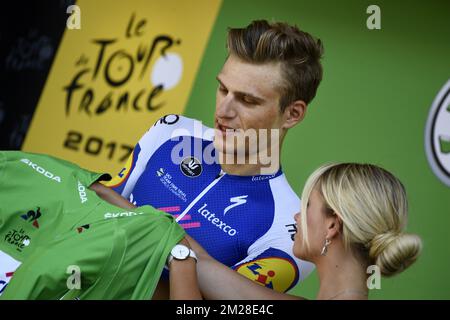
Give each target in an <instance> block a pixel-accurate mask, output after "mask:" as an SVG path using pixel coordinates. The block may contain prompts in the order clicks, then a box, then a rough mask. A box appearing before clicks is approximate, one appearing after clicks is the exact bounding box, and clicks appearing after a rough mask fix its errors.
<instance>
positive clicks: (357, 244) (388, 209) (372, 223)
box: [301, 163, 422, 276]
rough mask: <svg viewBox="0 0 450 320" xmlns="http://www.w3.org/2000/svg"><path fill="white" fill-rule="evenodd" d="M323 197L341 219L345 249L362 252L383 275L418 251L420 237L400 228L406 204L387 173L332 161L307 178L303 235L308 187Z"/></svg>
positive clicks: (401, 190) (397, 183)
mask: <svg viewBox="0 0 450 320" xmlns="http://www.w3.org/2000/svg"><path fill="white" fill-rule="evenodd" d="M314 188H316V190H318V191H319V192H320V194H321V195H322V197H323V199H324V201H325V204H326V209H327V212H328V213H327V214H336V215H337V216H338V217H339V218H340V219H341V220H342V238H343V242H344V245H345V248H346V249H347V250H348V249H352V250H353V249H357V250H362V251H363V253H365V256H367V257H368V260H369V261H368V263H369V264H372V265H373V264H376V265H377V266H378V267H380V271H381V273H382V274H383V275H385V276H390V275H394V274H396V273H399V272H401V271H403V270H404V269H406V268H407V267H408V266H410V265H411V264H412V263H413V262H414V261H416V259H417V258H418V256H419V255H420V252H421V249H422V242H421V239H420V237H418V236H417V235H413V234H407V233H405V232H404V230H405V228H406V224H407V212H408V203H407V198H406V192H405V188H404V186H403V184H402V183H401V182H400V180H398V179H397V178H396V177H395V176H393V175H392V174H391V173H390V172H388V171H386V170H384V169H382V168H380V167H378V166H375V165H371V164H357V163H333V164H327V165H324V166H321V167H320V168H319V169H317V170H316V171H314V172H313V173H312V174H311V176H310V177H309V178H308V180H307V182H306V184H305V188H304V189H303V194H302V211H301V219H302V220H301V222H302V223H301V227H302V232H303V239H304V241H305V242H304V244H305V245H306V246H307V247H309V244H308V236H307V225H306V216H307V204H308V199H309V196H310V194H311V191H312V190H313V189H314Z"/></svg>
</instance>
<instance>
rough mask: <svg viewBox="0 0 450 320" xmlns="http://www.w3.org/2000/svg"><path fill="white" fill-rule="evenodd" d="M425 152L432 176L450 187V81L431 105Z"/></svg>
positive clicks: (426, 130)
mask: <svg viewBox="0 0 450 320" xmlns="http://www.w3.org/2000/svg"><path fill="white" fill-rule="evenodd" d="M425 151H426V154H427V158H428V163H429V164H430V166H431V169H432V170H433V172H434V174H435V175H436V176H437V177H438V178H439V180H441V181H442V182H443V183H444V184H446V185H447V186H449V187H450V79H449V80H448V81H447V83H446V84H445V85H444V87H443V88H442V89H441V90H440V91H439V93H438V94H437V96H436V98H435V99H434V101H433V104H432V105H431V109H430V112H429V114H428V120H427V124H426V129H425Z"/></svg>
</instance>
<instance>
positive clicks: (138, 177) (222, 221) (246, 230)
mask: <svg viewBox="0 0 450 320" xmlns="http://www.w3.org/2000/svg"><path fill="white" fill-rule="evenodd" d="M213 135H214V131H213V130H212V129H210V128H207V127H205V126H203V125H202V124H201V122H199V121H197V120H193V119H189V118H186V117H183V116H178V115H167V116H165V117H163V118H161V119H160V120H158V121H157V122H156V123H155V124H154V125H153V126H152V127H151V128H150V130H148V131H147V132H146V133H145V134H144V136H143V137H142V138H141V139H140V140H139V142H138V144H137V145H136V146H135V148H134V150H133V152H132V154H131V156H130V158H129V159H128V161H127V163H126V164H125V166H124V167H123V169H122V170H121V171H120V172H119V174H118V175H117V176H116V177H115V178H114V179H113V180H111V181H110V182H109V183H108V186H109V187H111V188H113V189H114V190H115V191H117V192H118V193H120V194H122V196H124V197H125V198H128V199H129V200H130V201H131V202H133V203H135V204H136V205H138V206H141V205H145V204H149V205H152V206H153V207H155V208H157V209H159V210H163V211H166V212H168V213H171V214H172V215H174V216H175V217H176V218H177V220H178V223H179V224H180V225H181V226H182V227H183V228H184V229H185V230H186V232H187V233H188V234H189V235H190V236H191V237H193V238H194V239H195V240H197V241H198V242H199V243H200V244H201V245H202V246H203V247H204V248H205V249H206V250H207V251H208V253H209V254H210V255H211V256H213V257H214V258H215V259H217V260H218V261H220V262H222V263H223V264H225V265H227V266H229V267H231V268H233V269H234V270H236V271H237V272H239V273H240V274H242V275H244V276H246V277H248V278H249V279H251V280H253V281H256V282H258V283H259V284H261V285H264V286H266V287H269V288H272V289H274V290H277V291H280V292H285V291H287V290H289V289H291V288H292V287H293V286H295V285H296V284H297V283H298V281H301V280H303V279H304V278H305V277H306V276H307V275H308V274H309V273H310V272H311V271H312V269H313V265H312V264H311V263H309V262H305V261H302V260H299V259H297V258H296V257H294V255H293V253H292V247H293V237H294V234H295V232H296V228H295V221H294V214H295V213H297V212H298V211H299V208H300V199H299V198H298V196H297V195H296V194H295V192H294V191H293V190H292V188H291V187H290V185H289V183H288V181H287V179H286V176H285V175H284V173H283V172H282V170H281V169H280V170H279V171H278V172H276V173H275V174H272V175H257V176H235V175H229V174H227V173H225V172H223V171H222V170H221V166H220V164H218V163H217V162H216V161H210V160H211V159H207V160H205V159H206V157H205V155H207V154H212V155H214V153H215V151H214V145H213ZM182 145H183V146H184V148H181V146H182ZM186 146H190V148H189V147H187V148H186ZM181 149H182V150H181ZM181 151H182V152H181ZM183 152H184V154H183ZM174 154H175V155H177V157H176V158H177V159H178V160H176V161H174Z"/></svg>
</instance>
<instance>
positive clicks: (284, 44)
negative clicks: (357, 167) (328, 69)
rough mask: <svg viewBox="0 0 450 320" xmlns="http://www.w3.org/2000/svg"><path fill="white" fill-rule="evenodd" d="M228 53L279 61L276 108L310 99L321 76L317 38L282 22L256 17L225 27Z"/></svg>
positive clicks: (320, 48) (250, 60)
mask: <svg viewBox="0 0 450 320" xmlns="http://www.w3.org/2000/svg"><path fill="white" fill-rule="evenodd" d="M227 49H228V52H229V54H233V55H235V56H237V57H238V58H239V59H241V60H243V61H245V62H248V63H254V64H263V63H280V65H281V74H282V78H283V80H282V83H281V84H280V88H279V90H280V91H281V92H280V96H281V98H280V111H281V112H283V111H284V110H285V108H286V107H287V106H288V105H290V104H291V103H292V102H294V101H296V100H303V101H304V102H305V103H306V104H308V103H310V102H311V100H312V99H313V98H314V97H315V95H316V91H317V87H318V86H319V84H320V81H321V80H322V73H323V71H322V65H321V63H320V59H321V57H322V55H323V46H322V42H321V41H320V39H315V38H314V37H313V36H311V35H310V34H309V33H307V32H304V31H301V30H300V29H299V28H298V27H297V26H293V25H289V24H287V23H282V22H274V23H269V22H268V21H266V20H256V21H253V22H252V23H250V24H249V25H248V26H247V27H246V28H236V29H229V30H228V38H227Z"/></svg>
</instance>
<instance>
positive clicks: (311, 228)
mask: <svg viewBox="0 0 450 320" xmlns="http://www.w3.org/2000/svg"><path fill="white" fill-rule="evenodd" d="M326 218H327V215H326V206H325V201H324V199H323V197H322V195H321V194H320V192H319V191H318V190H317V189H316V188H314V189H313V190H312V191H311V194H310V196H309V200H308V205H307V216H306V224H307V226H308V241H309V249H308V248H307V247H306V244H304V243H303V233H302V223H301V218H300V213H297V214H296V215H295V221H296V223H297V233H296V234H295V237H294V248H293V252H294V255H295V256H296V257H297V258H300V259H303V260H308V261H314V260H315V258H316V257H319V256H320V253H321V251H322V248H323V245H324V243H325V238H326V235H327V228H326Z"/></svg>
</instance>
